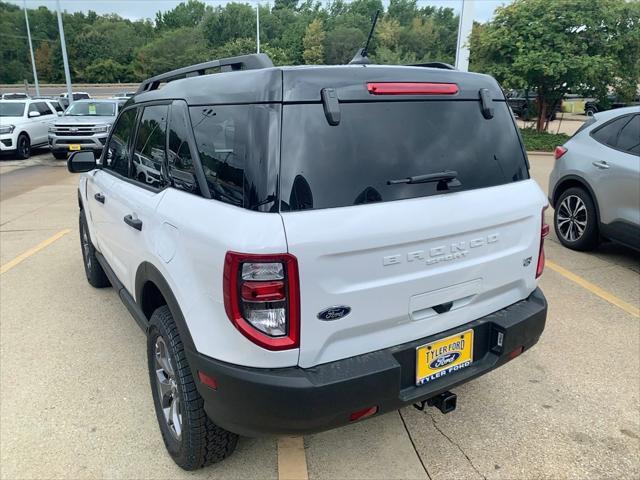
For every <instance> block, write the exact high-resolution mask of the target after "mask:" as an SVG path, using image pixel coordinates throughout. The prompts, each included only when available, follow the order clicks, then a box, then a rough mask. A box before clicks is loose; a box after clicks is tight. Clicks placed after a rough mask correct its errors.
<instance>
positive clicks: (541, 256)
mask: <svg viewBox="0 0 640 480" xmlns="http://www.w3.org/2000/svg"><path fill="white" fill-rule="evenodd" d="M546 209H547V206H545V207H544V208H543V209H542V220H541V222H542V223H541V226H540V251H539V253H538V264H537V266H536V278H539V277H540V275H542V272H543V271H544V262H545V257H544V237H546V236H547V235H549V225H548V224H547V222H545V220H544V211H545V210H546Z"/></svg>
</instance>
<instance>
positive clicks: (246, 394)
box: [68, 55, 548, 469]
mask: <svg viewBox="0 0 640 480" xmlns="http://www.w3.org/2000/svg"><path fill="white" fill-rule="evenodd" d="M209 69H220V70H221V71H222V73H217V74H211V75H207V74H206V72H207V70H209ZM185 76H186V77H187V78H180V77H185ZM160 87H161V88H160ZM136 159H137V160H139V161H136ZM143 159H147V160H148V161H147V162H144V164H145V167H146V168H147V169H153V171H145V175H144V178H141V177H140V170H139V167H138V166H139V164H140V161H141V160H143ZM68 165H69V169H70V171H72V172H86V173H84V174H83V175H82V176H81V178H80V186H79V191H78V201H79V205H80V235H81V241H82V251H83V255H84V263H85V269H86V274H87V278H88V280H89V283H91V284H92V285H94V286H96V287H104V286H107V285H109V284H111V285H113V286H114V287H115V288H116V289H117V291H118V294H119V296H120V298H121V299H122V300H123V302H124V303H125V305H126V306H127V308H128V309H129V311H130V312H131V314H132V315H133V317H134V318H135V319H136V320H137V322H138V323H139V325H140V326H141V327H142V329H143V330H144V331H145V332H146V333H147V335H148V362H149V375H150V380H151V387H152V392H153V398H154V402H155V407H156V414H157V417H158V421H159V425H160V430H161V432H162V436H163V438H164V441H165V444H166V446H167V449H168V451H169V452H170V454H171V456H172V457H173V458H174V460H175V461H176V463H178V464H179V465H180V466H182V467H183V468H186V469H194V468H198V467H201V466H204V465H206V464H209V463H212V462H215V461H218V460H221V459H222V458H224V457H225V456H227V455H228V454H230V453H231V452H232V451H233V449H234V448H235V445H236V440H237V435H238V434H240V435H262V434H305V433H309V432H317V431H321V430H326V429H329V428H334V427H338V426H341V425H345V424H348V423H350V422H355V421H359V420H363V419H365V418H368V417H371V416H374V415H380V414H383V413H385V412H388V411H391V410H395V409H398V408H400V407H402V406H405V405H410V404H416V405H418V406H419V407H424V405H425V404H428V405H433V406H436V407H438V408H439V409H440V410H441V411H442V412H444V413H446V412H449V411H451V410H453V409H454V408H455V406H456V396H455V394H452V393H450V392H449V389H451V388H453V387H454V386H456V385H458V384H461V383H464V382H466V381H469V380H471V379H473V378H475V377H477V376H479V375H482V374H484V373H486V372H488V371H490V370H492V369H493V368H496V367H498V366H500V365H502V364H504V363H506V362H507V361H509V360H511V359H513V358H515V357H516V356H518V355H519V354H520V353H522V352H523V351H524V350H526V349H528V348H530V347H531V346H533V345H534V344H535V343H536V342H537V341H538V338H539V337H540V335H541V333H542V331H543V329H544V324H545V319H546V311H547V306H546V301H545V299H544V296H543V295H542V292H541V291H540V290H539V289H538V286H537V284H538V277H539V276H540V274H541V273H542V269H543V267H544V254H543V250H542V246H543V245H542V244H543V237H544V235H545V234H546V233H547V231H548V227H547V226H546V225H545V224H544V217H543V209H544V207H545V205H546V199H545V196H544V194H543V193H542V191H541V190H540V188H539V187H538V185H537V184H536V183H535V182H534V181H533V180H532V179H531V178H530V176H529V170H528V163H527V158H526V154H525V152H524V150H523V147H522V142H521V140H520V138H519V135H518V131H517V128H516V126H515V123H514V120H513V117H512V115H511V113H510V111H509V107H508V105H507V103H506V101H505V98H504V94H503V93H502V90H501V89H500V87H499V86H498V84H497V83H496V81H495V80H494V79H493V78H491V77H488V76H485V75H478V74H471V73H463V72H458V71H453V70H449V69H442V68H423V67H396V66H373V65H367V66H362V65H350V66H336V67H304V68H296V67H279V68H274V67H273V65H272V64H271V62H270V60H269V59H268V58H267V57H266V56H264V55H250V56H245V57H236V58H232V59H224V60H217V61H213V62H210V63H206V64H200V65H196V66H194V67H188V68H184V69H181V70H178V71H174V72H170V73H168V74H165V75H161V76H158V77H154V78H152V79H150V80H147V81H145V82H144V83H143V84H142V85H141V87H140V89H139V90H138V92H137V94H136V95H135V96H134V97H133V98H132V99H131V100H129V102H128V103H127V105H126V106H125V107H124V108H123V110H122V111H121V113H120V115H119V117H118V119H117V121H116V123H115V125H114V126H113V128H112V130H111V133H110V136H109V139H108V140H107V146H106V148H105V149H104V152H103V154H102V157H101V159H100V160H99V161H98V162H97V163H96V162H95V161H94V159H93V156H92V155H91V154H88V153H85V152H79V153H74V154H73V155H72V156H71V158H70V159H69V162H68Z"/></svg>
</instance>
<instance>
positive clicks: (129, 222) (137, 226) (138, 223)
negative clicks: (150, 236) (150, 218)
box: [123, 215, 142, 230]
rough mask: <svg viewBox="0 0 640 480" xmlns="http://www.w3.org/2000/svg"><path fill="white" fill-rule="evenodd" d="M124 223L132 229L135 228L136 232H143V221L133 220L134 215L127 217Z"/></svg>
mask: <svg viewBox="0 0 640 480" xmlns="http://www.w3.org/2000/svg"><path fill="white" fill-rule="evenodd" d="M123 220H124V223H126V224H127V225H129V226H130V227H131V228H135V229H136V230H142V220H140V219H139V218H133V215H125V216H124V219H123Z"/></svg>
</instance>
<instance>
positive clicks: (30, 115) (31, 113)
mask: <svg viewBox="0 0 640 480" xmlns="http://www.w3.org/2000/svg"><path fill="white" fill-rule="evenodd" d="M39 116H40V112H29V118H33V117H39Z"/></svg>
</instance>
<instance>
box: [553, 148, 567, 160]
mask: <svg viewBox="0 0 640 480" xmlns="http://www.w3.org/2000/svg"><path fill="white" fill-rule="evenodd" d="M565 153H567V149H566V148H564V147H561V146H557V147H556V149H555V150H554V151H553V157H554V158H555V159H556V160H558V159H559V158H560V157H561V156H563V155H564V154H565Z"/></svg>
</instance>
